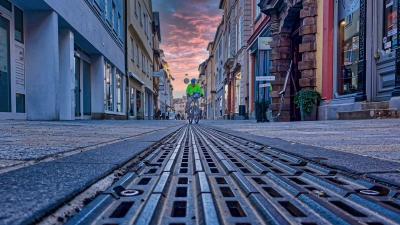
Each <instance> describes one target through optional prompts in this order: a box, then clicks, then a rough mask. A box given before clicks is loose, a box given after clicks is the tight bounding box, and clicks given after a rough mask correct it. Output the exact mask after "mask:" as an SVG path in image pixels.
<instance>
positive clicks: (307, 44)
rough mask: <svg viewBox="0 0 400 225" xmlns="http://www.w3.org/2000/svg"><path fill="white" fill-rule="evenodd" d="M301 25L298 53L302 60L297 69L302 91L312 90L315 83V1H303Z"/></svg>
mask: <svg viewBox="0 0 400 225" xmlns="http://www.w3.org/2000/svg"><path fill="white" fill-rule="evenodd" d="M300 18H302V19H303V24H302V26H301V27H300V31H299V34H300V36H302V37H303V38H302V39H303V41H302V44H301V45H300V50H299V51H300V53H303V60H302V61H301V62H299V66H298V69H299V70H300V71H301V79H300V81H299V83H300V87H301V89H303V90H314V88H315V86H316V84H317V82H316V66H317V63H316V50H317V49H316V43H315V42H316V33H317V1H316V0H304V1H303V9H302V10H301V11H300Z"/></svg>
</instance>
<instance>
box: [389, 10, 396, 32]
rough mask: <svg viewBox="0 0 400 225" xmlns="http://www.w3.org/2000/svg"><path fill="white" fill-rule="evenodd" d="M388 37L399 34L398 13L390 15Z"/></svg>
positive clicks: (394, 12)
mask: <svg viewBox="0 0 400 225" xmlns="http://www.w3.org/2000/svg"><path fill="white" fill-rule="evenodd" d="M387 21H388V35H387V36H388V37H391V36H393V35H395V34H397V11H393V12H390V13H389V14H388V20H387Z"/></svg>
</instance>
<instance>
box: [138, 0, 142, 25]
mask: <svg viewBox="0 0 400 225" xmlns="http://www.w3.org/2000/svg"><path fill="white" fill-rule="evenodd" d="M138 6H139V17H140V25H142V6H141V5H140V3H139V2H138Z"/></svg>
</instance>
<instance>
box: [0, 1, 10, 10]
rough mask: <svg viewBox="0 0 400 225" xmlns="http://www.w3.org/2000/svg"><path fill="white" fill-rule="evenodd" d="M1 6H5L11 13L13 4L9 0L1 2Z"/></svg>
mask: <svg viewBox="0 0 400 225" xmlns="http://www.w3.org/2000/svg"><path fill="white" fill-rule="evenodd" d="M0 5H1V6H3V7H4V8H5V9H7V10H8V11H11V9H12V8H11V2H10V1H8V0H0Z"/></svg>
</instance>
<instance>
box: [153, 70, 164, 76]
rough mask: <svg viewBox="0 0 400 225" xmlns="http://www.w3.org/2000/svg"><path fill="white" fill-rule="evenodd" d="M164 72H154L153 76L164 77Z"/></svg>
mask: <svg viewBox="0 0 400 225" xmlns="http://www.w3.org/2000/svg"><path fill="white" fill-rule="evenodd" d="M164 73H165V72H164V70H159V71H154V73H153V76H154V77H164Z"/></svg>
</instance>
